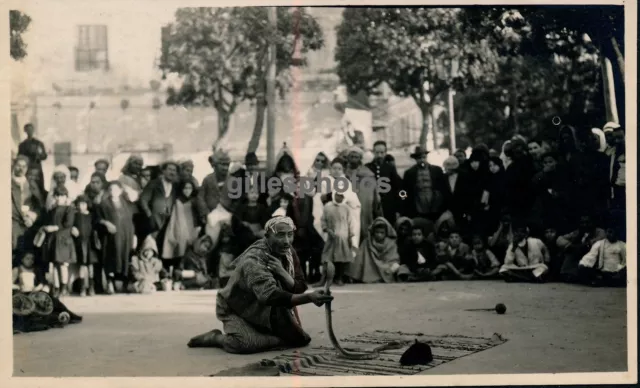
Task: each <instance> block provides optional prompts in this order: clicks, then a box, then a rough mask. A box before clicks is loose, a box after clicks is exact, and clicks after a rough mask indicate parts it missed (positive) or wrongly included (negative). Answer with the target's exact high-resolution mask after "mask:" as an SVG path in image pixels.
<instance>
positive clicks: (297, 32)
mask: <svg viewBox="0 0 640 388" xmlns="http://www.w3.org/2000/svg"><path fill="white" fill-rule="evenodd" d="M239 10H242V12H241V16H242V17H243V18H244V20H246V23H247V25H248V26H250V27H251V28H250V29H249V31H248V35H247V36H248V39H250V40H251V41H252V42H255V44H256V48H257V49H258V50H259V52H260V53H261V55H260V56H259V59H260V60H259V61H258V63H257V64H256V68H255V72H254V74H255V82H254V83H252V84H251V88H252V90H251V93H252V96H253V97H254V99H255V106H256V121H255V125H254V127H253V133H252V135H251V140H250V141H249V146H248V149H247V152H255V151H256V150H257V149H258V145H259V144H260V137H261V136H262V129H263V127H264V117H265V110H266V108H267V99H266V90H267V71H268V56H267V55H266V53H267V51H268V47H269V43H270V39H275V44H276V88H277V89H278V91H279V93H280V97H281V98H284V95H285V93H286V91H287V90H289V88H290V87H291V83H292V76H291V72H290V69H291V68H292V67H293V66H306V64H307V59H306V57H305V54H306V53H308V52H309V51H315V50H319V49H321V48H322V47H323V45H324V36H323V33H322V29H321V28H320V24H319V23H318V22H317V20H316V19H315V18H314V17H313V16H312V15H310V14H308V13H307V12H306V11H305V10H304V8H300V7H295V8H286V7H278V8H277V9H276V12H277V20H278V22H277V33H276V34H275V35H271V36H270V35H269V34H268V31H267V28H266V26H267V25H268V24H267V23H264V22H266V21H267V20H268V17H267V8H266V7H246V8H240V9H239ZM256 21H259V22H256ZM263 21H264V22H263ZM296 45H297V46H298V48H299V52H298V53H296Z"/></svg>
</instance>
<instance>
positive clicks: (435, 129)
mask: <svg viewBox="0 0 640 388" xmlns="http://www.w3.org/2000/svg"><path fill="white" fill-rule="evenodd" d="M429 126H430V127H431V141H432V142H433V150H434V151H435V150H437V149H438V136H437V135H438V125H437V121H436V113H435V105H434V106H431V109H429Z"/></svg>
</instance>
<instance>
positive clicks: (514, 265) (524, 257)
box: [499, 226, 549, 282]
mask: <svg viewBox="0 0 640 388" xmlns="http://www.w3.org/2000/svg"><path fill="white" fill-rule="evenodd" d="M548 262H549V251H548V250H547V247H546V246H545V245H544V243H543V242H542V241H541V240H538V239H537V238H533V237H529V228H528V227H526V226H518V227H514V230H513V242H512V243H511V244H509V247H508V248H507V254H506V256H505V259H504V264H503V265H502V267H501V268H500V272H499V273H500V275H502V277H503V278H504V279H505V280H506V281H507V282H517V281H520V282H543V281H545V275H546V274H547V272H549V268H548V267H547V263H548Z"/></svg>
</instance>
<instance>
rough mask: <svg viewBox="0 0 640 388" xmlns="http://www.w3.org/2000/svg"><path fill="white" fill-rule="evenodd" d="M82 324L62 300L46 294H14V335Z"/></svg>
mask: <svg viewBox="0 0 640 388" xmlns="http://www.w3.org/2000/svg"><path fill="white" fill-rule="evenodd" d="M79 322H82V317H81V316H79V315H77V314H74V313H73V312H71V311H70V310H69V309H68V308H67V306H65V305H64V304H63V303H62V302H60V299H58V298H53V297H51V296H50V295H49V294H47V293H46V292H42V291H38V292H31V293H23V292H15V291H14V294H13V333H14V334H18V333H29V332H32V331H44V330H48V329H50V328H54V327H64V326H66V325H67V324H73V323H79Z"/></svg>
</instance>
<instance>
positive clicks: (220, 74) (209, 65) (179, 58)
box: [160, 7, 323, 149]
mask: <svg viewBox="0 0 640 388" xmlns="http://www.w3.org/2000/svg"><path fill="white" fill-rule="evenodd" d="M278 16H279V18H278V20H279V22H278V26H277V29H274V28H273V27H272V26H271V25H269V23H268V19H267V8H265V7H238V8H229V7H226V8H181V9H179V10H178V11H177V12H176V15H175V21H174V22H173V23H171V24H169V25H167V26H166V27H165V28H164V29H163V37H162V41H163V42H162V56H161V61H160V63H161V64H160V68H161V69H162V70H163V71H164V72H165V74H166V73H177V74H179V75H180V76H181V78H182V85H181V86H180V87H179V88H173V87H170V88H168V98H167V104H168V105H183V106H205V107H207V106H211V107H214V108H215V109H216V111H217V113H218V140H217V141H216V143H217V142H218V141H219V140H221V139H222V138H223V137H224V135H225V134H226V133H227V131H228V129H229V120H230V118H231V115H233V113H234V112H235V110H236V108H237V106H238V104H239V103H240V102H241V101H243V100H248V99H249V100H252V99H255V100H256V102H257V103H256V109H257V110H258V114H257V119H256V129H254V136H253V138H252V141H251V144H252V145H251V146H250V148H252V147H253V148H254V149H255V148H257V143H258V142H259V140H260V134H261V130H262V126H263V122H264V109H265V107H266V99H265V90H266V71H267V61H268V46H269V42H271V41H274V40H275V41H276V45H277V49H276V51H277V53H276V66H277V71H278V75H279V77H278V82H277V86H278V88H279V89H280V91H281V94H282V93H284V91H285V90H286V89H287V88H288V85H289V83H290V80H289V79H288V74H287V70H288V69H289V68H290V67H291V66H292V65H294V64H300V65H304V64H305V61H304V58H302V59H301V61H300V63H295V59H294V58H293V46H294V41H295V36H296V34H295V32H296V29H298V30H299V32H300V35H301V36H302V37H303V39H304V44H303V45H302V49H301V52H302V53H306V52H307V51H308V50H316V49H318V48H320V47H321V46H322V44H323V40H322V34H321V33H318V31H320V28H319V25H318V23H317V22H316V21H315V20H314V19H313V18H311V17H310V15H308V14H306V13H305V12H304V11H297V12H294V13H291V12H289V9H285V8H279V9H278ZM253 143H255V146H253ZM215 147H216V145H215V144H214V148H215Z"/></svg>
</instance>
